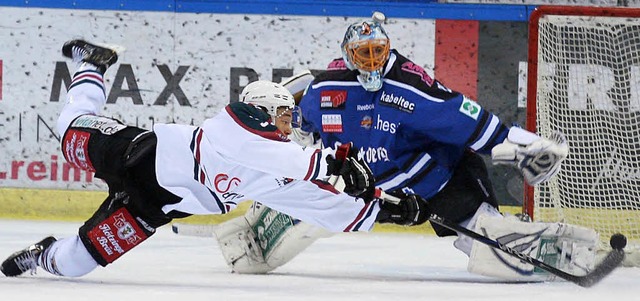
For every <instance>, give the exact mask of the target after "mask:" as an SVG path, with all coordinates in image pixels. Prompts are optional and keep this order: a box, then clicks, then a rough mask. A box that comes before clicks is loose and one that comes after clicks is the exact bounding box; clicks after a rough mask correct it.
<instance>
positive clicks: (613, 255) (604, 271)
mask: <svg viewBox="0 0 640 301" xmlns="http://www.w3.org/2000/svg"><path fill="white" fill-rule="evenodd" d="M429 221H431V222H433V223H436V224H438V225H441V226H443V227H445V228H448V229H449V230H453V231H456V232H458V233H462V234H464V235H466V236H469V237H471V238H472V239H473V240H475V241H478V242H480V243H483V244H485V245H487V246H489V247H492V248H494V249H499V250H501V251H503V252H505V253H507V254H509V255H511V256H513V257H516V258H518V259H520V260H522V261H524V262H526V263H528V264H531V265H533V266H534V267H537V268H540V269H542V270H545V271H547V272H548V273H550V274H553V275H556V276H558V277H560V278H562V279H565V280H567V281H571V282H573V283H575V284H577V285H579V286H582V287H591V286H593V285H594V284H596V283H598V282H600V280H602V279H603V278H604V277H606V276H607V275H609V274H610V273H611V272H612V271H613V270H614V269H615V268H616V267H618V266H619V265H620V263H621V262H622V260H623V259H624V249H613V250H611V251H610V252H609V254H607V256H606V257H605V258H604V259H603V260H602V261H601V262H600V263H599V264H598V265H597V266H596V267H595V268H594V269H593V270H592V271H591V272H589V273H587V274H586V275H584V276H576V275H572V274H569V273H566V272H564V271H562V270H560V269H557V268H555V267H553V266H550V265H548V264H546V263H544V262H542V261H540V260H538V259H536V258H533V257H531V256H529V255H527V254H524V253H521V252H518V251H516V250H514V249H512V248H509V247H507V246H505V245H503V244H501V243H500V242H498V241H496V240H493V239H491V238H488V237H486V236H484V235H481V234H478V233H476V232H474V231H471V230H469V229H467V228H464V227H462V226H460V225H458V224H456V223H453V222H451V221H449V220H446V219H444V218H442V217H440V216H437V215H435V214H431V216H430V217H429Z"/></svg>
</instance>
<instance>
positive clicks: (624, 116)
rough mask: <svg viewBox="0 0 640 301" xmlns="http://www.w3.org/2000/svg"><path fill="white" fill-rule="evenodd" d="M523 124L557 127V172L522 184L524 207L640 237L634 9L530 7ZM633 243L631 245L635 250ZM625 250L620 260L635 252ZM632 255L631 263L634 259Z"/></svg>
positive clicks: (639, 95) (638, 57)
mask: <svg viewBox="0 0 640 301" xmlns="http://www.w3.org/2000/svg"><path fill="white" fill-rule="evenodd" d="M527 78H528V83H527V129H529V130H531V131H536V132H538V133H539V134H540V135H542V136H544V137H549V135H550V134H551V133H552V132H553V131H556V130H559V131H562V132H563V133H564V134H565V135H566V137H567V140H568V142H569V148H570V154H569V156H568V158H567V159H566V161H565V162H563V166H562V171H561V172H560V173H559V174H558V175H557V176H556V177H554V178H553V179H552V180H550V181H548V182H546V183H544V184H542V185H538V186H536V187H535V188H533V187H526V189H525V191H526V194H525V203H524V206H525V211H526V212H527V213H529V214H530V215H531V216H532V217H533V219H534V220H536V221H562V222H566V223H571V224H577V225H582V226H586V227H590V228H593V229H595V230H596V231H597V232H598V233H599V234H600V237H601V239H602V244H601V248H602V249H604V250H606V249H607V248H610V247H609V243H608V240H609V237H610V236H611V235H612V234H614V233H623V234H624V235H626V236H627V238H628V239H629V244H628V246H627V250H628V251H631V253H635V255H637V254H638V253H639V252H638V248H639V245H640V9H623V8H603V7H599V8H597V7H577V6H571V7H553V6H548V7H544V6H543V7H539V8H538V9H536V11H535V12H534V13H533V14H532V16H531V20H530V23H529V65H528V77H527ZM634 249H635V250H634ZM630 255H631V256H629V255H628V257H629V261H628V262H627V264H632V265H638V262H640V260H637V259H634V258H633V257H634V255H633V254H630ZM633 262H635V263H633Z"/></svg>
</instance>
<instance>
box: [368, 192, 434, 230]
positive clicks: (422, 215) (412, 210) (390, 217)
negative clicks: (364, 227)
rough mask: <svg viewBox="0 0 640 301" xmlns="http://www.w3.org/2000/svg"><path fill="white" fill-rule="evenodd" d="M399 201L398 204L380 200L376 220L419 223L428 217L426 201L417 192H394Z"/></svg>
mask: <svg viewBox="0 0 640 301" xmlns="http://www.w3.org/2000/svg"><path fill="white" fill-rule="evenodd" d="M394 195H395V196H397V197H399V198H400V199H401V201H400V202H399V203H398V204H394V203H390V202H386V201H384V200H383V201H381V202H380V212H379V213H378V216H376V222H378V223H381V224H384V223H393V224H396V225H404V226H415V225H421V224H423V223H424V222H426V221H427V220H428V219H429V214H430V213H429V209H428V208H427V201H426V200H425V199H423V198H422V197H421V196H419V195H417V194H404V193H395V194H394Z"/></svg>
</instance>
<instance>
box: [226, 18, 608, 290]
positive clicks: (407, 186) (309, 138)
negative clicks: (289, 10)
mask: <svg viewBox="0 0 640 301" xmlns="http://www.w3.org/2000/svg"><path fill="white" fill-rule="evenodd" d="M384 19H385V18H384V15H383V14H381V13H378V12H376V13H374V15H373V17H372V19H371V20H366V21H362V22H357V23H354V24H352V25H350V26H349V27H348V28H347V31H346V33H345V36H344V40H343V42H342V44H341V50H342V58H340V59H337V60H334V61H333V62H331V64H330V65H329V68H328V70H327V71H326V72H323V73H321V74H319V75H317V76H316V77H315V78H314V76H312V75H311V74H310V73H308V72H307V73H305V74H301V75H299V76H297V77H295V78H293V79H291V80H289V81H288V82H286V83H284V85H285V86H286V87H288V88H289V89H290V91H291V92H292V93H294V94H295V93H296V92H299V91H301V90H305V89H306V90H305V91H304V96H302V99H301V101H300V102H299V106H300V108H301V112H302V118H303V124H302V127H301V129H298V130H294V133H293V134H292V136H293V138H292V140H295V141H298V142H299V143H301V144H303V145H306V146H315V147H318V148H319V147H321V146H324V147H336V146H338V145H341V144H343V143H347V142H353V147H354V148H355V149H356V150H357V153H358V158H361V159H363V160H364V161H366V162H367V164H368V165H369V166H370V168H371V170H372V172H373V175H374V176H375V179H376V186H377V187H379V188H382V189H383V190H384V191H386V192H387V193H389V194H391V195H394V194H395V195H398V196H403V197H405V199H407V198H406V196H412V197H413V199H420V200H424V201H425V202H426V203H427V206H426V207H427V208H426V210H427V211H428V212H427V214H424V212H422V213H421V214H419V215H416V214H415V212H414V210H415V207H414V206H411V205H410V204H408V205H407V206H404V207H400V208H402V210H397V209H398V208H397V207H396V208H394V209H396V210H395V212H393V213H392V214H389V215H384V214H379V215H378V216H377V218H376V222H377V223H394V224H399V225H407V226H413V225H419V224H422V223H424V222H426V221H427V218H428V216H429V213H436V214H438V215H439V216H441V217H444V218H446V219H448V220H450V221H453V222H456V223H458V224H460V225H462V226H463V227H466V228H468V229H471V230H476V229H483V230H485V231H487V235H489V236H490V237H492V238H493V239H496V238H498V237H510V238H512V239H511V240H509V246H511V247H513V248H516V247H517V248H518V249H520V250H522V251H523V252H526V253H528V254H530V255H531V256H533V257H536V256H537V255H536V254H537V253H540V252H539V250H541V249H543V248H545V249H547V250H553V252H551V253H553V254H551V253H549V254H546V255H540V256H539V259H542V260H547V261H549V260H548V259H547V258H543V256H555V257H554V258H555V259H554V260H555V261H554V262H553V264H554V265H556V266H558V267H559V268H562V269H564V270H565V271H568V272H571V273H574V274H575V273H577V274H580V273H586V272H588V271H589V270H590V269H591V268H592V267H593V263H594V249H595V245H596V243H597V241H598V240H597V239H598V238H597V234H596V233H595V232H594V231H593V230H591V229H586V228H580V227H576V226H572V225H567V224H562V223H530V222H522V221H520V220H519V219H517V218H515V217H510V218H505V217H503V215H502V214H501V213H500V212H499V210H498V202H497V199H496V196H495V193H494V190H493V188H492V184H491V181H490V179H489V176H488V173H487V168H486V166H485V163H484V161H483V159H482V157H481V155H491V156H492V159H493V162H494V163H496V164H511V165H514V166H516V167H517V168H518V169H519V170H520V171H521V172H522V174H523V176H524V178H525V180H526V181H527V182H528V183H529V184H531V185H536V184H538V183H541V182H543V181H546V180H548V179H549V178H551V177H553V176H554V175H555V174H556V173H557V172H559V170H560V166H561V162H562V161H563V160H564V159H565V158H566V156H567V154H568V146H567V143H566V141H565V138H564V136H563V135H562V134H561V133H555V134H554V136H553V137H548V138H543V137H540V136H538V135H536V134H535V133H531V132H528V131H526V130H524V129H521V128H519V127H508V126H505V125H504V124H503V123H502V122H501V121H500V118H499V117H498V116H496V115H494V114H492V113H491V112H489V111H487V110H486V109H484V108H483V107H482V106H480V105H479V104H478V103H477V102H475V101H474V100H473V99H470V98H469V97H466V96H465V95H463V94H461V93H458V92H455V91H453V90H451V89H449V88H447V87H446V86H445V85H444V84H443V83H441V82H439V81H437V80H435V79H433V78H432V77H431V76H429V75H428V74H427V72H425V70H424V69H423V68H422V67H420V66H419V65H418V64H415V63H414V62H412V61H411V60H409V59H408V58H406V57H404V56H402V55H401V54H400V53H399V52H398V51H397V50H395V49H391V42H390V39H389V37H388V35H387V33H386V32H385V30H384V28H383V24H384ZM256 201H259V200H256ZM385 204H386V203H384V202H383V203H382V205H381V207H382V208H384V207H385ZM260 208H261V210H269V209H268V208H266V207H264V206H261V207H260ZM387 212H392V211H391V210H387ZM238 219H244V220H246V221H248V223H249V224H250V225H255V224H258V223H264V221H262V220H261V219H260V217H259V213H256V210H250V211H249V212H247V214H246V215H245V216H244V217H239V218H238ZM234 223H236V222H234V221H232V222H229V223H228V224H234ZM433 228H434V229H435V232H436V234H437V235H438V236H451V235H458V234H457V233H455V232H453V231H451V230H448V229H445V228H443V227H441V226H439V225H436V224H433ZM225 229H227V226H226V225H225V224H223V225H222V226H221V227H220V230H218V233H217V234H218V238H219V239H220V238H224V237H232V236H233V235H232V234H231V232H233V231H226V230H225ZM316 230H317V228H315V227H311V226H307V225H305V224H304V223H300V224H297V225H295V226H292V227H289V228H286V229H282V233H280V232H278V235H277V236H276V235H273V237H269V236H265V235H262V236H260V235H258V236H256V237H255V239H256V240H258V242H257V243H255V242H254V243H253V244H252V245H270V246H274V245H275V246H276V247H275V248H272V250H271V251H270V253H269V254H268V256H265V257H264V258H258V259H257V260H256V259H255V257H254V258H249V257H242V256H240V257H241V258H244V259H243V260H237V258H238V257H239V256H237V254H236V256H234V257H233V259H235V261H230V260H229V258H227V259H228V262H229V264H230V265H231V266H232V269H233V270H234V271H236V272H244V273H264V272H268V271H270V270H273V269H275V268H276V267H278V266H280V265H282V264H284V263H286V262H287V261H288V260H290V259H291V258H293V257H294V256H295V255H297V254H298V253H299V252H301V251H302V250H303V249H304V248H305V247H307V246H308V245H309V244H311V243H312V242H313V241H315V240H316V239H317V238H318V237H322V236H323V235H324V234H323V233H322V231H316ZM283 233H284V234H283ZM223 241H225V242H227V240H224V239H223ZM237 243H238V244H244V243H245V242H239V241H238V242H237ZM544 244H548V245H544ZM221 245H222V244H221ZM454 246H455V247H456V248H457V249H459V250H461V251H462V252H464V253H465V254H467V255H468V256H469V257H470V260H469V270H470V271H472V272H475V273H478V274H484V275H488V276H494V277H499V278H505V279H510V280H526V281H532V280H549V279H551V278H552V277H551V276H548V275H538V274H536V273H534V268H533V266H531V265H528V264H525V263H522V262H520V261H519V260H517V259H514V258H511V257H509V256H508V255H506V254H498V253H496V252H495V251H494V250H491V249H490V248H488V247H486V246H483V245H481V244H479V243H477V242H474V241H473V240H472V239H470V238H468V237H466V236H464V235H459V236H458V238H457V239H456V240H455V242H454ZM550 246H552V248H549V247H550ZM238 248H239V247H237V246H236V249H238ZM222 249H223V253H225V249H226V247H225V246H222ZM274 249H275V251H273V250H274ZM561 254H562V255H561ZM556 255H557V256H556ZM549 258H551V257H549Z"/></svg>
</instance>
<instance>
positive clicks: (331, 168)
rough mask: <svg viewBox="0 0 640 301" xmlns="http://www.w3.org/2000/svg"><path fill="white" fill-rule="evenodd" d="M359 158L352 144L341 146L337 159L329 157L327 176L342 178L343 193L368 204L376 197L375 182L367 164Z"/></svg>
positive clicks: (337, 152) (337, 151)
mask: <svg viewBox="0 0 640 301" xmlns="http://www.w3.org/2000/svg"><path fill="white" fill-rule="evenodd" d="M357 157H358V156H357V153H356V152H355V151H354V150H353V148H352V147H351V143H349V144H343V145H341V146H339V147H338V149H337V150H336V157H335V158H333V157H331V156H328V157H327V165H328V166H327V175H328V176H329V175H336V176H341V177H342V179H343V180H344V184H345V187H344V190H343V192H344V193H346V194H348V195H350V196H353V197H359V198H362V199H363V200H364V201H365V202H367V203H368V202H371V201H372V200H373V197H374V193H375V186H374V185H375V180H374V178H373V173H372V172H371V169H369V166H368V165H367V163H366V162H364V160H362V159H358V158H357Z"/></svg>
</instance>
